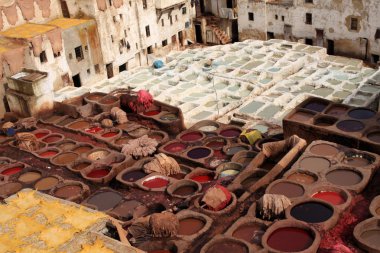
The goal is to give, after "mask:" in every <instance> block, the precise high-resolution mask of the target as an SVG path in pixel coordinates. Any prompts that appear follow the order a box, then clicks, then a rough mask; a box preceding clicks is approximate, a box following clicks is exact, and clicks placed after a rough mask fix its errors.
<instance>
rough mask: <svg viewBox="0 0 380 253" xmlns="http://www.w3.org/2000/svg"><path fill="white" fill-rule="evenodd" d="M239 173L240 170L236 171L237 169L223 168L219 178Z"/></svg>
mask: <svg viewBox="0 0 380 253" xmlns="http://www.w3.org/2000/svg"><path fill="white" fill-rule="evenodd" d="M239 173H240V171H238V170H223V171H222V172H221V173H220V175H219V178H224V177H233V176H236V175H237V174H239Z"/></svg>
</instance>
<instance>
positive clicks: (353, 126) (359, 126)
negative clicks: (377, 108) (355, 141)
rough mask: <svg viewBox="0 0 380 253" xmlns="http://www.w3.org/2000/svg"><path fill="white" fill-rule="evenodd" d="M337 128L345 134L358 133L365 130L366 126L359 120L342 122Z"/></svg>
mask: <svg viewBox="0 0 380 253" xmlns="http://www.w3.org/2000/svg"><path fill="white" fill-rule="evenodd" d="M336 127H337V128H338V129H339V130H342V131H344V132H358V131H361V130H363V129H364V127H365V125H364V124H363V123H362V122H360V121H357V120H342V121H340V122H338V124H337V125H336Z"/></svg>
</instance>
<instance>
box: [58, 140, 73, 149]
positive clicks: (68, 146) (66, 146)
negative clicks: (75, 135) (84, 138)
mask: <svg viewBox="0 0 380 253" xmlns="http://www.w3.org/2000/svg"><path fill="white" fill-rule="evenodd" d="M75 145H76V144H75V142H65V143H62V144H59V145H58V146H57V148H59V149H61V150H62V151H69V150H72V149H73V148H74V147H75Z"/></svg>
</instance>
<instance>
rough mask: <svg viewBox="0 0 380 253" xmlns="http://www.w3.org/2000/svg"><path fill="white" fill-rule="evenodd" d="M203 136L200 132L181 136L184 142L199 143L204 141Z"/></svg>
mask: <svg viewBox="0 0 380 253" xmlns="http://www.w3.org/2000/svg"><path fill="white" fill-rule="evenodd" d="M202 137H203V135H202V134H201V133H199V132H190V133H187V134H184V135H182V136H181V140H183V141H197V140H200V139H202Z"/></svg>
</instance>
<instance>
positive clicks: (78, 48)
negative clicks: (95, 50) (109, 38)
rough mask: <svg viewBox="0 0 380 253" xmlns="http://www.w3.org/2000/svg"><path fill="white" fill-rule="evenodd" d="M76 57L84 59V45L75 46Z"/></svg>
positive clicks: (79, 59)
mask: <svg viewBox="0 0 380 253" xmlns="http://www.w3.org/2000/svg"><path fill="white" fill-rule="evenodd" d="M75 57H76V58H77V60H78V61H81V60H83V59H84V56H83V51H82V46H79V47H76V48H75Z"/></svg>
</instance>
